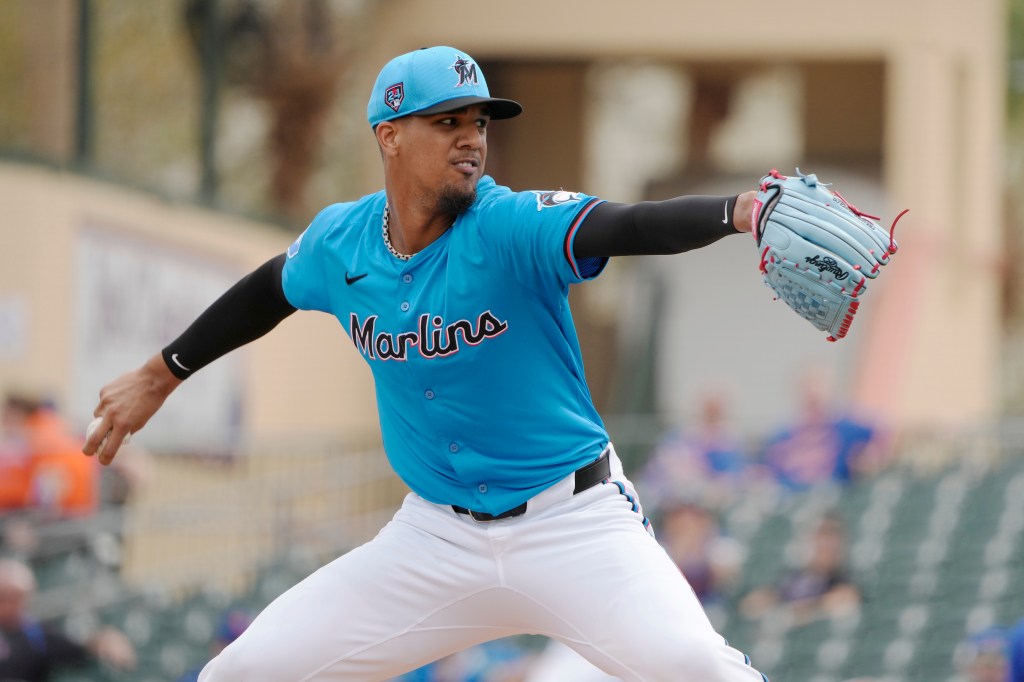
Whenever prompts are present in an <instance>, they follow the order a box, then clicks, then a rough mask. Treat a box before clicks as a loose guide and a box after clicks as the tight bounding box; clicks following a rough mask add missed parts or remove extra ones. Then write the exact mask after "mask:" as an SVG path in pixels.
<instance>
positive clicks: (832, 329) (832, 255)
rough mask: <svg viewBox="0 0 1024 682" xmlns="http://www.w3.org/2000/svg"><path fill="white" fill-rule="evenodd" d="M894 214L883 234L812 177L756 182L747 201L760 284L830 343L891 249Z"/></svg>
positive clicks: (777, 176)
mask: <svg viewBox="0 0 1024 682" xmlns="http://www.w3.org/2000/svg"><path fill="white" fill-rule="evenodd" d="M904 213H906V211H903V213H900V214H899V215H898V216H896V220H894V221H893V223H892V228H890V230H889V232H888V233H886V231H885V230H883V229H882V228H881V226H879V224H878V223H877V222H875V221H877V220H878V218H877V217H875V216H872V215H868V214H867V213H864V212H863V211H860V210H858V209H857V208H856V207H855V206H854V205H853V204H851V203H849V202H848V201H846V200H845V199H843V197H842V196H840V195H839V193H838V192H835V191H833V190H831V189H829V187H828V185H826V184H823V183H821V182H819V181H818V178H817V177H816V176H814V175H803V174H802V173H800V171H799V170H797V176H796V177H787V176H785V175H782V174H780V173H779V172H778V171H777V170H775V169H772V171H771V172H770V173H769V174H768V175H766V176H764V177H763V178H761V184H760V188H759V191H758V193H757V197H756V198H755V199H754V230H753V232H754V238H755V239H756V240H757V246H758V249H759V250H760V253H761V263H760V268H761V272H762V273H764V282H765V284H766V285H767V286H768V287H769V288H770V289H772V291H774V292H775V295H776V298H781V299H782V300H783V301H785V302H786V303H787V304H788V305H789V307H791V308H792V309H793V310H795V311H796V312H797V314H798V315H800V316H801V317H803V318H804V319H806V320H807V321H808V322H810V323H811V324H813V325H814V326H815V327H816V328H818V329H820V330H821V331H824V332H827V333H828V335H829V336H828V340H829V341H836V340H838V339H841V338H843V337H844V336H846V333H847V332H848V331H849V330H850V324H851V323H852V322H853V317H854V315H855V314H856V313H857V308H858V307H860V301H861V298H862V297H863V296H864V292H865V291H866V290H867V281H868V280H869V279H874V278H875V277H877V276H878V272H879V270H880V269H881V268H882V266H883V265H885V264H887V263H888V262H889V260H890V257H891V256H892V254H894V253H896V249H897V248H898V245H897V244H896V240H895V239H894V238H893V235H894V232H895V229H896V222H897V221H898V220H899V219H900V218H901V217H902V216H903V214H904Z"/></svg>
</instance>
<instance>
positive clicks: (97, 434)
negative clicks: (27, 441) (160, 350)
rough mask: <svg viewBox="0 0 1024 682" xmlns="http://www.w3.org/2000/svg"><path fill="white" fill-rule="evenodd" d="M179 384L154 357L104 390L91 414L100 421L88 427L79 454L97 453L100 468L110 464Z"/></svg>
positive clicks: (160, 358) (158, 359) (157, 357)
mask: <svg viewBox="0 0 1024 682" xmlns="http://www.w3.org/2000/svg"><path fill="white" fill-rule="evenodd" d="M179 384H181V379H178V378H177V377H176V376H174V375H173V374H171V371H170V370H169V369H167V364H166V363H165V362H164V360H163V357H162V356H161V355H160V354H157V355H154V356H153V357H152V358H150V359H149V360H148V361H147V362H146V364H144V365H143V366H142V367H139V368H138V369H136V370H133V371H131V372H127V373H125V374H122V375H121V376H120V377H118V378H117V379H115V380H114V381H112V382H110V383H109V384H107V385H106V386H104V387H103V388H102V389H101V390H100V402H99V404H98V405H97V406H96V409H95V411H94V412H93V414H94V416H96V417H97V418H98V419H99V420H100V421H99V424H98V425H97V426H95V427H91V426H90V432H89V433H88V434H87V435H86V439H85V444H84V445H83V446H82V452H84V453H85V454H87V455H94V454H97V453H98V454H99V459H100V463H101V464H110V463H111V462H112V461H113V460H114V457H115V456H116V455H117V451H118V450H119V449H120V448H121V446H122V445H123V444H124V442H125V440H126V439H127V437H128V436H129V435H130V434H133V433H135V432H137V431H139V430H140V429H141V428H142V427H143V426H145V425H146V423H147V422H148V421H149V419H150V417H152V416H153V415H154V414H155V413H156V411H157V410H159V409H160V406H161V405H163V404H164V400H166V399H167V396H169V395H170V394H171V392H172V391H173V390H174V389H175V388H177V387H178V385H179Z"/></svg>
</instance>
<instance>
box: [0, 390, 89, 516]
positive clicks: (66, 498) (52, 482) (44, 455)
mask: <svg viewBox="0 0 1024 682" xmlns="http://www.w3.org/2000/svg"><path fill="white" fill-rule="evenodd" d="M4 428H5V431H6V433H7V440H8V441H9V442H12V443H23V444H24V447H25V448H27V458H28V459H27V472H26V474H27V477H28V481H27V485H25V486H24V487H25V489H24V490H23V506H25V507H31V508H32V509H33V510H34V511H36V512H39V513H42V514H44V515H47V516H53V517H68V516H86V515H89V514H92V513H94V512H95V511H96V508H97V506H98V501H99V471H100V470H99V464H98V462H97V461H96V460H95V459H93V458H89V457H84V456H83V455H82V438H81V437H80V436H78V435H75V434H74V433H73V431H72V429H71V428H70V427H69V426H68V424H67V423H66V422H65V421H64V419H63V418H62V417H61V416H60V415H59V414H58V413H57V411H56V410H55V409H54V408H53V406H52V405H48V404H46V403H44V402H43V401H41V400H37V399H34V398H32V397H29V396H26V395H19V394H9V395H8V396H7V399H6V401H5V403H4ZM23 485H24V482H23Z"/></svg>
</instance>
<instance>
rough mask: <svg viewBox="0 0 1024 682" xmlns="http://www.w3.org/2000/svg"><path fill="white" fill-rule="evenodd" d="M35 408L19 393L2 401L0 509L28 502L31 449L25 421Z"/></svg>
mask: <svg viewBox="0 0 1024 682" xmlns="http://www.w3.org/2000/svg"><path fill="white" fill-rule="evenodd" d="M34 409H35V404H34V403H29V402H26V401H23V400H22V399H21V398H19V397H18V396H13V395H12V396H8V397H7V400H6V401H5V402H4V407H3V417H2V425H3V432H2V434H0V513H4V512H9V511H11V510H21V509H24V508H26V507H28V506H29V505H30V504H31V499H32V475H31V468H30V467H31V451H30V448H29V444H28V438H27V434H26V433H25V422H26V420H27V419H28V415H29V414H30V413H31V412H32V411H33V410H34Z"/></svg>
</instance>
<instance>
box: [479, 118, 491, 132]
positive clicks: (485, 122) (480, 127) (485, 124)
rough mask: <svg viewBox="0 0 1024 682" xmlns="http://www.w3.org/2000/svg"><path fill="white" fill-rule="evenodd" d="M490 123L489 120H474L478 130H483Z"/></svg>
mask: <svg viewBox="0 0 1024 682" xmlns="http://www.w3.org/2000/svg"><path fill="white" fill-rule="evenodd" d="M490 121H491V119H489V118H478V119H477V120H476V127H477V128H479V129H480V130H484V129H485V128H487V124H488V123H490Z"/></svg>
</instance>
